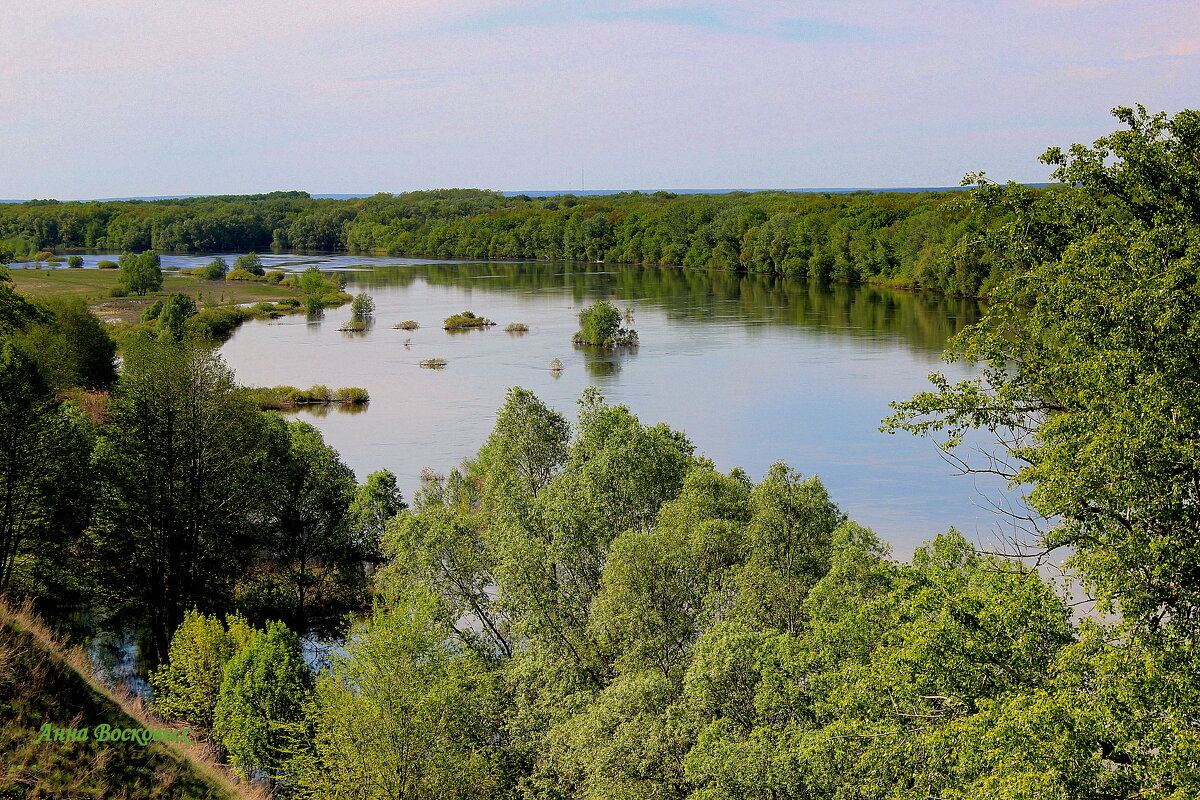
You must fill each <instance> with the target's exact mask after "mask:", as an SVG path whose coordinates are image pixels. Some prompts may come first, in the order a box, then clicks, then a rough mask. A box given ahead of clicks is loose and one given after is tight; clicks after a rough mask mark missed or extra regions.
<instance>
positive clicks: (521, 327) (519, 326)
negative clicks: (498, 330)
mask: <svg viewBox="0 0 1200 800" xmlns="http://www.w3.org/2000/svg"><path fill="white" fill-rule="evenodd" d="M504 330H506V331H508V332H509V333H525V332H526V331H527V330H529V326H528V325H526V324H525V323H524V322H512V323H509V324H508V326H507V327H506V328H505V329H504Z"/></svg>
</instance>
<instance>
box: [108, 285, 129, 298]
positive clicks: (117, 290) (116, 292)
mask: <svg viewBox="0 0 1200 800" xmlns="http://www.w3.org/2000/svg"><path fill="white" fill-rule="evenodd" d="M108 296H109V297H128V296H129V292H127V291H125V287H124V286H114V287H112V288H111V289H109V290H108Z"/></svg>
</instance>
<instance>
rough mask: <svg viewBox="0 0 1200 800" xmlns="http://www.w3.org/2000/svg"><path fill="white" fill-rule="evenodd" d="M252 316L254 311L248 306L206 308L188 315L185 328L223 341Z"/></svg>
mask: <svg viewBox="0 0 1200 800" xmlns="http://www.w3.org/2000/svg"><path fill="white" fill-rule="evenodd" d="M252 316H254V312H253V311H251V310H250V309H248V308H231V307H230V306H219V307H217V308H205V309H202V310H200V311H199V312H197V313H196V314H195V315H193V316H191V317H188V319H187V322H186V323H184V330H185V331H187V332H189V333H192V334H194V335H196V336H199V337H201V338H204V339H210V340H212V341H216V342H221V341H224V340H225V339H228V338H229V337H230V336H232V335H233V332H234V331H235V330H237V328H238V326H239V325H241V324H242V323H243V322H245V321H246V320H247V319H249V318H250V317H252Z"/></svg>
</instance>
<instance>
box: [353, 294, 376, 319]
mask: <svg viewBox="0 0 1200 800" xmlns="http://www.w3.org/2000/svg"><path fill="white" fill-rule="evenodd" d="M350 313H351V314H353V315H354V316H355V317H357V318H366V317H369V316H371V315H372V314H374V313H375V301H374V300H372V299H371V295H369V294H367V293H366V292H360V293H359V294H356V295H354V300H353V301H352V302H351V303H350Z"/></svg>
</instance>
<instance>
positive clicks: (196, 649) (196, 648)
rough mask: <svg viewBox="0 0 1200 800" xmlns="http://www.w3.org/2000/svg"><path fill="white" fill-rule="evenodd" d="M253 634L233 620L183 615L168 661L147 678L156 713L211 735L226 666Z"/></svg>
mask: <svg viewBox="0 0 1200 800" xmlns="http://www.w3.org/2000/svg"><path fill="white" fill-rule="evenodd" d="M255 634H256V631H255V630H254V629H253V628H251V627H250V625H249V624H248V623H247V622H246V620H245V619H244V618H243V617H239V616H237V615H231V616H229V617H228V618H226V620H225V622H222V621H221V620H220V619H219V618H217V617H215V616H213V617H209V616H206V615H204V614H201V613H199V612H196V611H189V612H187V614H185V615H184V618H183V622H182V623H180V625H179V627H178V628H176V629H175V633H174V634H173V635H172V636H171V649H170V652H169V654H168V662H167V663H166V664H163V665H162V666H161V667H159V668H158V669H157V670H155V671H154V672H153V673H152V674H151V675H150V684H151V685H152V686H153V687H154V709H155V711H157V712H158V713H159V714H162V715H163V716H166V717H168V718H170V719H173V720H179V721H181V722H185V723H187V724H189V725H192V726H193V727H196V728H199V729H201V730H204V731H211V730H212V728H213V721H214V716H213V714H214V710H215V709H216V706H217V701H218V700H219V699H220V696H221V683H222V682H223V681H224V680H225V667H226V665H227V664H228V663H229V662H230V660H232V659H233V657H234V656H236V655H237V654H238V653H240V652H241V651H242V650H244V649H245V648H246V647H247V646H249V644H250V642H251V641H253V639H254V636H255Z"/></svg>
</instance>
